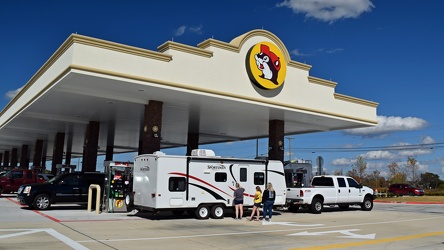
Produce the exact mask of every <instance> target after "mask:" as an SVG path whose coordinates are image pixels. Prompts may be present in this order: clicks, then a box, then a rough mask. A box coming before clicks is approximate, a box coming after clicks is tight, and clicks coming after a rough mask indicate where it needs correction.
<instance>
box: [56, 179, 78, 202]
mask: <svg viewBox="0 0 444 250" xmlns="http://www.w3.org/2000/svg"><path fill="white" fill-rule="evenodd" d="M81 184H82V176H81V175H78V174H74V175H68V176H66V178H64V179H62V180H61V181H60V182H59V183H58V184H57V187H55V190H54V193H55V199H56V201H58V202H79V201H81V192H82V189H81Z"/></svg>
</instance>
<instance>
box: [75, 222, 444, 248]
mask: <svg viewBox="0 0 444 250" xmlns="http://www.w3.org/2000/svg"><path fill="white" fill-rule="evenodd" d="M435 219H442V217H441V216H435V217H428V218H421V219H408V220H392V221H383V222H368V223H358V224H348V225H335V226H314V227H312V228H309V227H308V228H307V227H304V228H300V229H295V228H294V227H293V226H292V227H293V228H292V229H278V230H263V231H250V232H248V231H247V232H237V233H220V234H196V235H178V236H166V237H150V238H125V239H103V240H100V239H95V240H85V241H78V242H83V243H86V242H97V241H98V242H117V241H122V242H123V241H142V240H169V239H184V238H198V237H216V236H229V235H247V234H262V233H278V232H294V231H302V230H304V231H306V230H309V229H314V230H319V229H330V228H344V227H357V226H365V225H377V224H392V223H395V222H396V223H399V222H409V221H422V220H435ZM269 223H270V222H263V225H265V224H269ZM290 224H291V222H281V223H279V225H283V226H290ZM298 225H299V226H300V225H302V224H298ZM306 225H310V224H306ZM312 225H313V224H312ZM315 225H316V224H315Z"/></svg>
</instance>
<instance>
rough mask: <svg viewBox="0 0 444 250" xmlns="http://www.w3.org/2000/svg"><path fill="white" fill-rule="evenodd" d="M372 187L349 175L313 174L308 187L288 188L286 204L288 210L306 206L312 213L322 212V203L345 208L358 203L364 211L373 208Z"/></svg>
mask: <svg viewBox="0 0 444 250" xmlns="http://www.w3.org/2000/svg"><path fill="white" fill-rule="evenodd" d="M374 197H375V196H374V191H373V189H371V188H369V187H366V186H362V185H361V184H359V183H358V182H357V181H355V180H354V179H353V178H351V177H349V176H335V175H323V176H315V177H313V179H312V181H311V185H310V187H300V188H288V189H287V200H286V205H287V207H288V209H289V210H290V211H296V210H298V209H299V207H301V206H302V207H308V208H309V209H310V210H311V211H312V212H313V213H315V214H319V213H321V212H322V209H323V206H324V205H330V206H333V205H338V206H339V207H340V208H341V209H343V210H345V209H347V208H348V207H349V206H351V205H359V206H361V209H362V210H364V211H370V210H372V209H373V200H374Z"/></svg>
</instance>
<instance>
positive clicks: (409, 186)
mask: <svg viewBox="0 0 444 250" xmlns="http://www.w3.org/2000/svg"><path fill="white" fill-rule="evenodd" d="M407 187H408V188H415V187H414V186H412V185H408V186H407Z"/></svg>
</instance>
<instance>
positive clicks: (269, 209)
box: [262, 201, 274, 219]
mask: <svg viewBox="0 0 444 250" xmlns="http://www.w3.org/2000/svg"><path fill="white" fill-rule="evenodd" d="M273 205H274V201H266V202H265V203H264V211H263V216H262V217H263V218H264V219H265V218H266V217H267V214H268V218H269V219H271V217H272V216H273Z"/></svg>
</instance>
